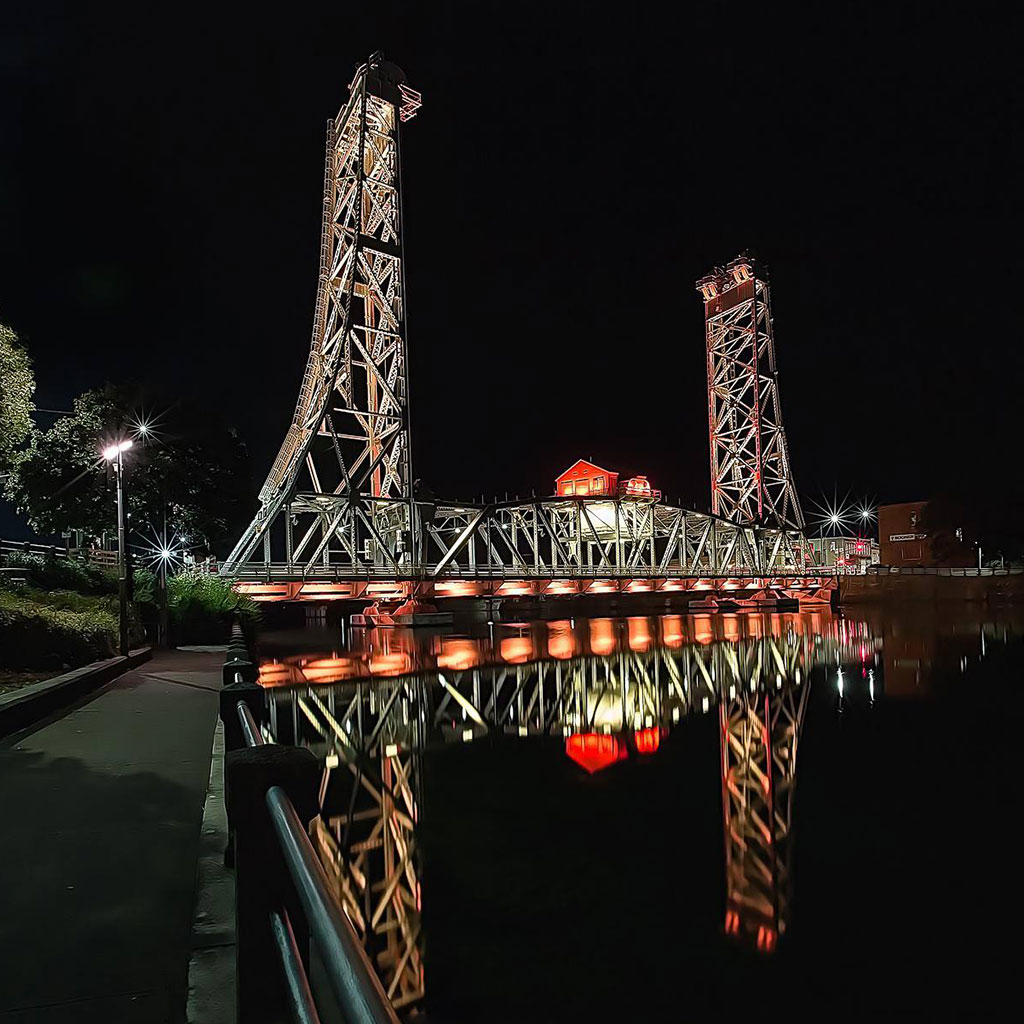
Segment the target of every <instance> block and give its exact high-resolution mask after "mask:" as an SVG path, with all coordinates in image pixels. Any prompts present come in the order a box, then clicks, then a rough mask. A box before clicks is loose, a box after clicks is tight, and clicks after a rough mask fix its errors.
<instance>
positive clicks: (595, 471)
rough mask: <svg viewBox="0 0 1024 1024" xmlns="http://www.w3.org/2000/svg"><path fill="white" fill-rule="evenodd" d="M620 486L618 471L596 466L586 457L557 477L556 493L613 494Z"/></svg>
mask: <svg viewBox="0 0 1024 1024" xmlns="http://www.w3.org/2000/svg"><path fill="white" fill-rule="evenodd" d="M618 486H619V474H618V473H612V472H610V471H609V470H607V469H602V468H601V467H600V466H595V465H594V463H593V462H587V460H586V459H577V460H576V461H575V462H574V463H573V464H572V465H571V466H570V467H569V468H568V469H567V470H566V471H565V472H564V473H563V474H562V475H561V476H559V477H556V478H555V493H556V494H559V495H573V494H587V495H590V494H596V495H599V496H602V495H611V494H614V493H615V491H616V489H617V488H618Z"/></svg>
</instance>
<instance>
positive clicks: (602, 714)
mask: <svg viewBox="0 0 1024 1024" xmlns="http://www.w3.org/2000/svg"><path fill="white" fill-rule="evenodd" d="M818 618H819V617H818V616H817V615H813V616H812V615H811V614H809V613H802V614H800V615H792V616H786V617H780V616H765V615H750V614H747V615H744V616H710V615H708V616H678V615H665V616H661V617H659V618H656V619H653V618H652V619H647V618H635V619H629V620H626V621H622V620H619V621H615V620H611V619H592V620H589V621H585V620H581V621H580V623H579V624H578V625H573V624H570V623H569V622H558V623H547V624H545V623H534V624H532V625H530V626H527V627H523V629H521V630H519V631H516V630H511V631H508V630H506V631H505V632H509V633H510V635H508V636H504V637H502V638H501V639H498V640H495V641H493V642H491V643H488V642H487V641H482V642H481V641H475V640H471V639H469V638H460V637H437V638H434V642H433V644H434V649H433V652H432V653H431V654H429V655H427V656H417V655H416V654H415V653H414V652H413V651H411V650H410V648H409V647H407V646H406V645H404V644H403V637H402V635H401V634H403V633H410V632H411V631H408V630H396V631H395V632H394V633H393V634H392V633H390V631H389V632H388V633H387V634H386V635H384V636H383V637H382V638H381V643H380V644H379V645H375V649H374V650H373V651H371V652H369V653H368V654H363V655H360V654H358V653H353V652H351V651H350V652H345V653H342V654H338V655H330V656H313V657H308V656H300V657H295V658H290V659H288V660H287V661H285V662H277V663H271V664H265V665H264V666H263V668H262V669H261V682H262V683H263V685H264V686H265V687H267V699H268V705H269V707H268V711H269V726H268V730H269V735H270V736H271V737H273V738H276V739H277V740H278V741H279V742H283V743H302V744H304V745H307V746H309V747H311V748H312V749H313V750H314V751H316V752H317V753H318V755H320V756H321V757H322V759H323V763H324V765H325V770H324V777H323V783H322V786H321V804H322V807H323V810H322V814H321V817H320V818H318V819H317V820H316V822H315V824H314V830H315V838H316V843H317V845H318V848H319V853H320V856H321V859H322V861H323V863H324V864H325V866H326V867H327V869H328V872H329V875H330V877H331V878H332V879H333V884H334V886H335V887H336V892H337V895H338V898H339V900H340V901H341V902H342V904H343V905H344V907H345V909H346V911H347V913H348V915H349V918H350V919H351V920H352V922H353V924H354V925H355V927H356V929H357V931H358V932H359V934H360V935H361V937H362V938H363V940H364V942H365V943H366V946H367V949H368V951H369V952H370V955H371V957H372V958H373V959H374V961H375V964H376V966H377V969H378V971H379V972H380V976H381V978H382V981H383V983H384V985H385V988H386V989H387V991H388V994H389V996H390V997H391V998H392V1000H393V1002H394V1004H395V1005H396V1006H402V1005H405V1004H408V1003H411V1002H414V1001H416V1000H417V999H419V998H420V997H422V995H423V993H424V987H425V980H424V971H423V962H422V956H421V934H420V914H421V910H422V903H423V899H424V896H423V890H422V886H421V864H420V857H419V853H418V847H417V842H416V833H417V828H418V827H419V825H420V823H421V821H422V818H423V814H424V803H423V791H422V758H423V756H424V754H425V753H427V752H428V751H429V750H430V749H432V748H436V747H440V746H444V745H449V744H456V745H458V744H467V743H473V742H478V741H482V740H485V739H487V738H489V737H495V736H500V737H503V738H505V740H506V741H508V742H520V741H521V742H544V741H546V742H552V741H557V742H559V743H563V744H564V746H565V752H566V754H567V755H568V756H569V757H571V758H573V760H575V761H576V762H577V763H578V764H579V765H580V766H581V768H583V769H585V770H587V771H590V772H595V771H599V770H603V769H605V768H609V767H611V766H613V765H614V764H615V763H617V762H619V761H623V760H625V759H627V758H630V757H647V756H653V755H656V753H657V751H658V749H659V746H660V745H661V743H662V741H663V739H664V738H665V737H666V736H667V734H668V733H669V732H670V731H671V730H672V729H673V728H674V727H676V726H678V725H679V724H680V723H681V722H682V721H683V720H684V719H686V718H688V717H690V716H695V715H696V716H702V715H714V716H716V717H717V720H718V723H719V756H720V778H721V785H722V808H723V814H722V827H723V836H724V849H725V895H726V899H725V909H724V930H725V932H726V933H727V934H728V935H731V936H733V937H735V938H737V939H740V940H742V941H745V942H747V943H749V944H750V945H752V946H754V947H755V948H757V949H758V950H760V951H761V952H763V953H771V952H772V951H773V950H774V949H775V947H776V944H777V941H778V939H779V937H780V936H781V935H782V933H784V931H785V929H786V925H787V924H788V922H789V917H790V900H791V878H790V871H789V865H790V853H791V839H792V835H793V825H794V822H793V793H794V788H795V784H796V766H797V750H798V744H799V738H800V732H801V727H802V724H803V719H804V714H805V710H806V707H807V699H808V693H809V691H810V687H811V680H812V674H813V673H814V672H815V670H816V669H821V668H822V667H825V668H831V669H832V670H837V669H838V666H840V665H841V664H843V663H847V664H849V663H851V662H854V663H855V662H856V661H858V660H861V661H864V659H865V658H868V657H873V656H874V653H875V650H876V649H877V646H878V645H877V644H876V643H875V641H874V640H873V639H872V637H871V636H870V635H869V633H868V631H867V627H866V626H863V625H860V626H853V625H850V624H848V623H837V622H835V620H831V619H830V618H828V617H823V621H814V620H815V619H818ZM770 619H776V620H782V619H785V621H774V622H772V621H769V620H770ZM381 672H393V673H394V674H393V675H391V676H384V677H382V676H380V675H379V674H375V673H381ZM427 813H429V805H428V811H427ZM428 893H429V887H428ZM427 898H429V895H428V896H427Z"/></svg>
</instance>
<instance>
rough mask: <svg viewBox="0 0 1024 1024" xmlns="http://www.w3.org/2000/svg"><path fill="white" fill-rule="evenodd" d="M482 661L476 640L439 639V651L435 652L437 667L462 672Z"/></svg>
mask: <svg viewBox="0 0 1024 1024" xmlns="http://www.w3.org/2000/svg"><path fill="white" fill-rule="evenodd" d="M482 660H483V659H482V658H481V655H480V646H479V644H478V642H477V641H476V640H469V639H466V638H461V637H441V649H440V650H439V651H438V652H437V667H438V668H447V669H451V670H452V671H454V672H462V671H464V670H465V669H468V668H473V667H474V666H475V665H479V664H480V663H481V661H482Z"/></svg>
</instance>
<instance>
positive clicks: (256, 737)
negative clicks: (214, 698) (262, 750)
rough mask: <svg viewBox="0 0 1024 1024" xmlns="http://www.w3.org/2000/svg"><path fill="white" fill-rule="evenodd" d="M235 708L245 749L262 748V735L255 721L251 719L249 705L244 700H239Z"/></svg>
mask: <svg viewBox="0 0 1024 1024" xmlns="http://www.w3.org/2000/svg"><path fill="white" fill-rule="evenodd" d="M237 707H238V717H239V719H240V721H241V723H242V735H243V736H244V737H245V745H246V746H247V747H261V746H263V735H262V733H261V732H260V727H259V726H258V725H257V724H256V719H255V718H253V717H252V712H251V711H250V710H249V705H248V704H246V703H245V701H244V700H240V701H239V702H238V705H237Z"/></svg>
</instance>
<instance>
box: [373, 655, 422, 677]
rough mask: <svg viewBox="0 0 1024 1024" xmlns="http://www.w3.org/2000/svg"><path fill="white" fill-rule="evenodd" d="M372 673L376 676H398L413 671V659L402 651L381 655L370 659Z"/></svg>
mask: <svg viewBox="0 0 1024 1024" xmlns="http://www.w3.org/2000/svg"><path fill="white" fill-rule="evenodd" d="M369 664H370V671H371V672H372V673H373V674H374V675H375V676H397V675H401V674H402V673H403V672H409V671H411V670H412V658H410V657H409V655H408V654H405V653H404V652H402V651H396V652H394V653H392V654H379V655H377V657H375V658H370V662H369Z"/></svg>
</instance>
